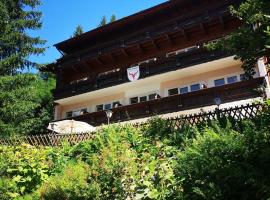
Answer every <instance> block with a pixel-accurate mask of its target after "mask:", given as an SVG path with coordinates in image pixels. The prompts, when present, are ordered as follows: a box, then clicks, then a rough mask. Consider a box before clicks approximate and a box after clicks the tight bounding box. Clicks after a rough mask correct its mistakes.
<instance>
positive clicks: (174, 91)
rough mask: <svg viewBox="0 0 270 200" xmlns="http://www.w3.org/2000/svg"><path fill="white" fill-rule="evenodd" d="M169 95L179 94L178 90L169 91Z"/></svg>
mask: <svg viewBox="0 0 270 200" xmlns="http://www.w3.org/2000/svg"><path fill="white" fill-rule="evenodd" d="M168 94H169V96H171V95H175V94H178V88H173V89H170V90H168Z"/></svg>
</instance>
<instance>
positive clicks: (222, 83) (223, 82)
mask: <svg viewBox="0 0 270 200" xmlns="http://www.w3.org/2000/svg"><path fill="white" fill-rule="evenodd" d="M214 82H215V86H221V85H224V84H225V79H224V78H221V79H217V80H214Z"/></svg>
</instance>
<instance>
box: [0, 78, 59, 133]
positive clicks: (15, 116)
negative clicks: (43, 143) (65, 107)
mask: <svg viewBox="0 0 270 200" xmlns="http://www.w3.org/2000/svg"><path fill="white" fill-rule="evenodd" d="M54 86H55V80H54V79H53V78H48V79H47V80H43V79H41V77H40V76H39V75H33V74H21V75H16V76H3V77H0V88H1V93H0V133H1V134H2V137H5V136H14V135H19V134H21V135H28V134H41V133H44V131H45V130H46V126H47V125H48V123H49V122H50V121H51V119H52V115H53V97H52V94H51V90H52V89H53V88H54Z"/></svg>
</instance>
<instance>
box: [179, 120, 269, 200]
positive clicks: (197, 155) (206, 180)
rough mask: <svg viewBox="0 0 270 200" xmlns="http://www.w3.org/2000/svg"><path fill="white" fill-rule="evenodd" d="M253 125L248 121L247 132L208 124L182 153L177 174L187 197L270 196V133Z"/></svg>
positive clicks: (235, 197)
mask: <svg viewBox="0 0 270 200" xmlns="http://www.w3.org/2000/svg"><path fill="white" fill-rule="evenodd" d="M250 126H253V128H252V129H251V127H250ZM254 128H256V127H254V124H247V125H246V128H245V130H247V131H246V132H245V134H241V133H238V132H235V131H233V130H231V131H230V132H226V133H225V134H222V133H217V132H215V131H213V130H212V129H209V128H208V129H205V131H204V134H203V135H200V136H198V137H197V138H196V139H194V141H193V142H192V144H190V145H189V146H187V147H186V148H185V150H184V151H183V152H181V153H179V156H178V165H177V167H176V174H177V176H178V179H179V180H181V184H180V187H181V188H183V194H184V199H268V198H269V197H270V184H269V183H270V182H269V180H270V173H269V172H268V170H267V168H268V169H269V167H270V157H269V155H270V143H269V139H270V138H269V133H261V132H260V130H257V129H254ZM250 130H252V134H250V133H251V132H250ZM247 132H250V133H249V134H247ZM257 142H258V143H257ZM256 143H257V145H255V144H256Z"/></svg>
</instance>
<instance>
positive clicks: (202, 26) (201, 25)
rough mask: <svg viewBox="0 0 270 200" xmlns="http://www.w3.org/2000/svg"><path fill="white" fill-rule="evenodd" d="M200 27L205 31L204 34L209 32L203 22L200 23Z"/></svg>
mask: <svg viewBox="0 0 270 200" xmlns="http://www.w3.org/2000/svg"><path fill="white" fill-rule="evenodd" d="M200 28H201V30H202V31H203V33H204V34H206V33H207V31H206V29H205V26H204V24H203V23H200Z"/></svg>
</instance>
